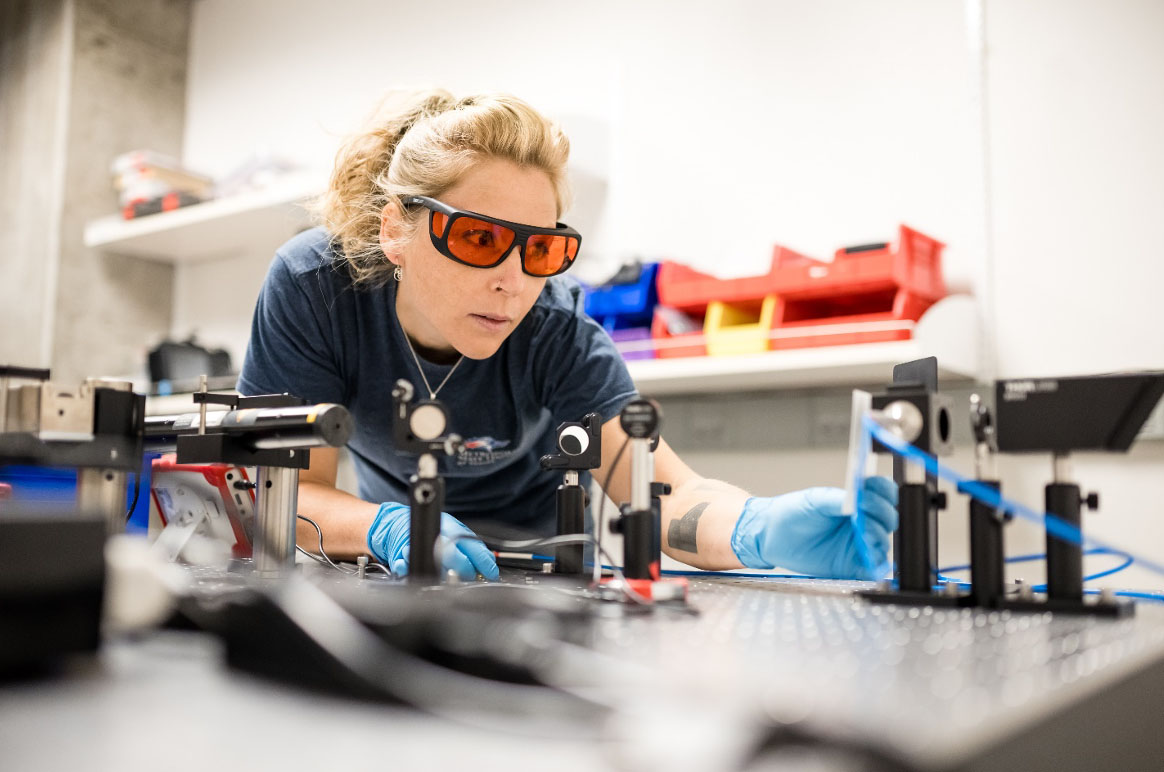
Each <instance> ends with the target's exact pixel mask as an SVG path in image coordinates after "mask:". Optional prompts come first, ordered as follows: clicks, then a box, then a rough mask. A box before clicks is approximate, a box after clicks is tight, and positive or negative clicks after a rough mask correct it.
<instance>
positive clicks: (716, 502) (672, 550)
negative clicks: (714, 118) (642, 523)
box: [660, 477, 748, 571]
mask: <svg viewBox="0 0 1164 772" xmlns="http://www.w3.org/2000/svg"><path fill="white" fill-rule="evenodd" d="M747 500H748V493H747V492H746V491H744V490H743V489H741V488H737V487H736V486H734V485H730V484H728V483H725V482H722V481H720V480H709V479H706V478H703V477H697V478H694V479H691V480H689V481H687V482H686V483H684V484H683V485H681V486H680V487H679V488H677V489H675V490H673V491H672V492H671V495H670V496H664V497H663V499H662V518H661V520H662V522H661V524H660V525H661V536H662V542H663V551H664V552H666V553H667V554H668V555H669V556H671V557H673V558H675V559H676V560H680V561H682V562H684V563H687V564H688V565H691V566H695V567H696V568H704V569H708V570H713V571H714V570H724V569H729V568H741V567H742V564H741V563H740V561H739V558H737V557H736V554H735V552H734V551H733V550H732V544H731V541H732V531H733V530H734V529H735V525H736V521H737V520H739V517H740V512H742V511H743V509H744V502H745V501H747Z"/></svg>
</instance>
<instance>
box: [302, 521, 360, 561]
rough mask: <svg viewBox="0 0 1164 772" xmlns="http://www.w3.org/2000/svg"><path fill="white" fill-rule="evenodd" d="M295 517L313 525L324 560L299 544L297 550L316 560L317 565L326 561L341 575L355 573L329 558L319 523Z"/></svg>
mask: <svg viewBox="0 0 1164 772" xmlns="http://www.w3.org/2000/svg"><path fill="white" fill-rule="evenodd" d="M295 517H297V518H299V519H300V520H306V521H307V522H308V523H311V527H312V528H314V529H315V533H316V534H317V535H318V536H319V554H320V555H322V556H323V559H322V560H321V559H320V558H319V556H318V555H312V554H311V553H310V552H308V551H307V550H305V549H303V548H302V547H300V546H299V545H298V544H296V545H295V549H297V550H298V551H300V552H302V553H303V554H304V555H306V556H307V557H309V558H311V559H312V560H314V561H315V562H317V563H324V561H326V565H329V566H331V567H332V568H334V569H335V570H336V571H339V572H340V573H344V574H350V573H353V572H352V571H349V570H348V569H346V568H344V567H343V566H341V565H339V564H338V563H336V562H335V561H334V560H332V559H331V557H329V556H328V554H327V553H326V552H325V551H324V549H323V529H322V528H320V527H319V523H317V522H315V521H314V520H312V519H311V518H310V517H304V516H303V515H295Z"/></svg>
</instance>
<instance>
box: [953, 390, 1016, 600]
mask: <svg viewBox="0 0 1164 772" xmlns="http://www.w3.org/2000/svg"><path fill="white" fill-rule="evenodd" d="M970 428H971V430H972V431H973V432H974V473H975V474H974V477H975V482H977V483H978V484H979V485H982V486H985V487H988V488H991V489H993V490H995V491H1000V490H1001V483H1000V482H999V480H998V474H997V469H996V466H997V465H996V459H995V454H996V453H997V451H998V448H997V442H996V440H995V425H994V416H993V414H992V413H991V411H990V408H988V407H987V406H986V405H984V404H983V403H982V399H981V398H980V397H979V396H978V395H977V394H971V395H970ZM958 492H959V493H966V494H969V493H970V492H969V491H968V490H967V489H966V486H965V485H959V486H958ZM1013 518H1014V516H1013V515H1012V514H1010V513H1009V512H1003V511H1000V510H997V509H995V508H994V507H991V506H990V505H989V504H985V503H983V502H981V501H979V500H978V499H975V498H971V499H970V594H969V596H968V597H967V598H966V599H965V603H964V605H969V606H977V607H979V608H1002V606H1003V604H1004V601H1005V589H1004V583H1005V581H1006V579H1005V564H1006V550H1005V548H1004V541H1003V526H1005V525H1006V524H1007V523H1009V522H1010V521H1011V520H1012V519H1013Z"/></svg>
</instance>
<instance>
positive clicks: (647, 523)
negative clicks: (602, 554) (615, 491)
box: [610, 398, 670, 579]
mask: <svg viewBox="0 0 1164 772" xmlns="http://www.w3.org/2000/svg"><path fill="white" fill-rule="evenodd" d="M662 418H663V411H662V408H660V407H659V403H658V402H655V401H654V400H653V399H647V398H639V399H636V400H633V401H632V402H630V403H628V404H627V406H626V407H624V408H623V410H622V413H621V414H620V415H619V425H620V426H622V430H623V431H624V432H626V434H627V437H628V438H629V442H630V446H631V500H630V501H629V502H627V503H624V504H623V505H622V506H621V507H619V512H620V513H621V517H619V518H616V519H615V520H613V521H612V522H611V524H610V530H611V531H612V532H613V533H620V534H622V547H623V574H624V575H625V576H626V578H627V579H658V578H659V561H660V526H659V506H660V505H659V503H658V496H660V495H664V494H667V493H670V486H668V485H661V484H658V483H656V482H655V481H654V479H653V478H654V475H655V464H654V459H653V457H652V455H651V454H652V453H653V452H654V450H655V448H657V447H658V445H659V429H660V427H661V425H662Z"/></svg>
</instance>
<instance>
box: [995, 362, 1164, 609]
mask: <svg viewBox="0 0 1164 772" xmlns="http://www.w3.org/2000/svg"><path fill="white" fill-rule="evenodd" d="M1161 395H1164V372H1141V373H1120V374H1113V375H1091V376H1075V377H1070V378H1015V379H1007V380H1001V381H998V382H996V383H995V395H994V396H995V413H996V423H997V441H998V450H999V452H1000V453H1033V452H1042V453H1050V454H1051V459H1052V480H1051V482H1050V483H1048V484H1047V486H1046V491H1045V499H1044V503H1045V505H1046V512H1047V513H1048V514H1049V515H1052V516H1054V517H1056V518H1058V519H1059V520H1061V521H1064V522H1066V523H1068V524H1069V525H1071V526H1074V527H1075V528H1077V529H1079V530H1080V531H1082V525H1083V521H1082V517H1081V513H1082V509H1083V507H1087V508H1088V509H1092V510H1095V509H1097V508H1098V507H1099V494H1097V493H1088V494H1087V495H1086V496H1085V495H1083V493H1082V491H1081V489H1080V486H1079V485H1078V483H1076V481H1075V480H1074V479H1073V474H1072V471H1071V455H1070V454H1071V453H1072V452H1074V451H1077V450H1093V451H1094V450H1101V451H1109V452H1126V451H1127V450H1128V448H1129V447H1131V444H1132V442H1133V441H1134V440H1135V438H1136V435H1137V434H1139V432H1140V428H1141V427H1142V426H1143V425H1144V421H1145V420H1147V418H1148V415H1149V414H1150V413H1151V412H1152V409H1153V408H1154V407H1155V406H1156V403H1157V402H1159V401H1160V397H1161ZM1046 544H1047V597H1046V598H1045V599H1035V598H1033V597H1029V596H1027V597H1019V598H1017V599H1010V600H1007V601H1005V603H1004V604H1003V607H1004V608H1008V609H1013V610H1016V611H1057V612H1062V613H1068V614H1093V615H1099V616H1108V617H1123V616H1128V615H1130V614H1132V613H1133V612H1134V609H1135V607H1134V606H1133V605H1132V604H1131V603H1127V602H1123V601H1117V600H1116V599H1115V598H1114V597H1111V596H1105V595H1101V596H1100V597H1099V598H1098V599H1092V598H1086V597H1085V596H1084V592H1083V546H1082V545H1080V544H1075V543H1074V542H1072V541H1067V540H1064V539H1060V538H1059V537H1058V536H1055V535H1053V534H1052V533H1051V530H1050V529H1048V530H1047V535H1046Z"/></svg>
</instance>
